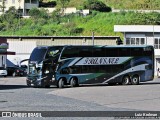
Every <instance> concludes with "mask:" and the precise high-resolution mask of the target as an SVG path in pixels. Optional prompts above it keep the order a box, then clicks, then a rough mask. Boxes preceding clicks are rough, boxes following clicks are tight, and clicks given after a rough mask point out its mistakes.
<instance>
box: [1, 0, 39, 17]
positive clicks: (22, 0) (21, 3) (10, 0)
mask: <svg viewBox="0 0 160 120" xmlns="http://www.w3.org/2000/svg"><path fill="white" fill-rule="evenodd" d="M0 5H3V0H0ZM12 6H14V7H15V8H16V9H19V10H20V13H21V14H22V16H28V12H29V10H30V9H32V8H34V7H36V8H38V6H39V0H4V7H5V8H4V10H5V11H7V10H8V9H9V8H10V7H12ZM0 13H1V14H2V11H1V12H0Z"/></svg>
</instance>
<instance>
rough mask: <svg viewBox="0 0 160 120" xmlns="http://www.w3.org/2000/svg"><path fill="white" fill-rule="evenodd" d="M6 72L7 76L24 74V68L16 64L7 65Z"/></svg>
mask: <svg viewBox="0 0 160 120" xmlns="http://www.w3.org/2000/svg"><path fill="white" fill-rule="evenodd" d="M7 73H8V74H7V75H8V76H13V77H15V76H24V75H25V74H26V73H25V71H24V69H22V68H20V67H17V66H13V67H7Z"/></svg>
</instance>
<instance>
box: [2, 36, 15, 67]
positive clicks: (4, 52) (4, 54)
mask: <svg viewBox="0 0 160 120" xmlns="http://www.w3.org/2000/svg"><path fill="white" fill-rule="evenodd" d="M8 46H9V45H8V43H7V40H6V39H3V38H1V39H0V67H4V68H5V67H6V63H7V55H15V52H9V51H7V49H8Z"/></svg>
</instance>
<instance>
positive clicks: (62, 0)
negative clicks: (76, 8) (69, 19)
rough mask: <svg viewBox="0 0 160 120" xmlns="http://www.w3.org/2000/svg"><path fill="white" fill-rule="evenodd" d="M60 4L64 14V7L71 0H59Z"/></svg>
mask: <svg viewBox="0 0 160 120" xmlns="http://www.w3.org/2000/svg"><path fill="white" fill-rule="evenodd" d="M58 1H59V4H60V6H61V8H62V15H63V14H64V9H65V8H66V6H67V4H68V3H69V2H70V0H58Z"/></svg>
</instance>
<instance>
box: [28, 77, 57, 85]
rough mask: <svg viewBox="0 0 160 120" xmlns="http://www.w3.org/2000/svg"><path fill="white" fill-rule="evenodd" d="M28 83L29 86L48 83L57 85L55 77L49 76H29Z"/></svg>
mask: <svg viewBox="0 0 160 120" xmlns="http://www.w3.org/2000/svg"><path fill="white" fill-rule="evenodd" d="M26 83H27V85H28V86H35V87H44V86H46V85H57V81H56V80H55V78H52V79H49V78H48V77H42V78H38V77H27V79H26Z"/></svg>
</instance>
